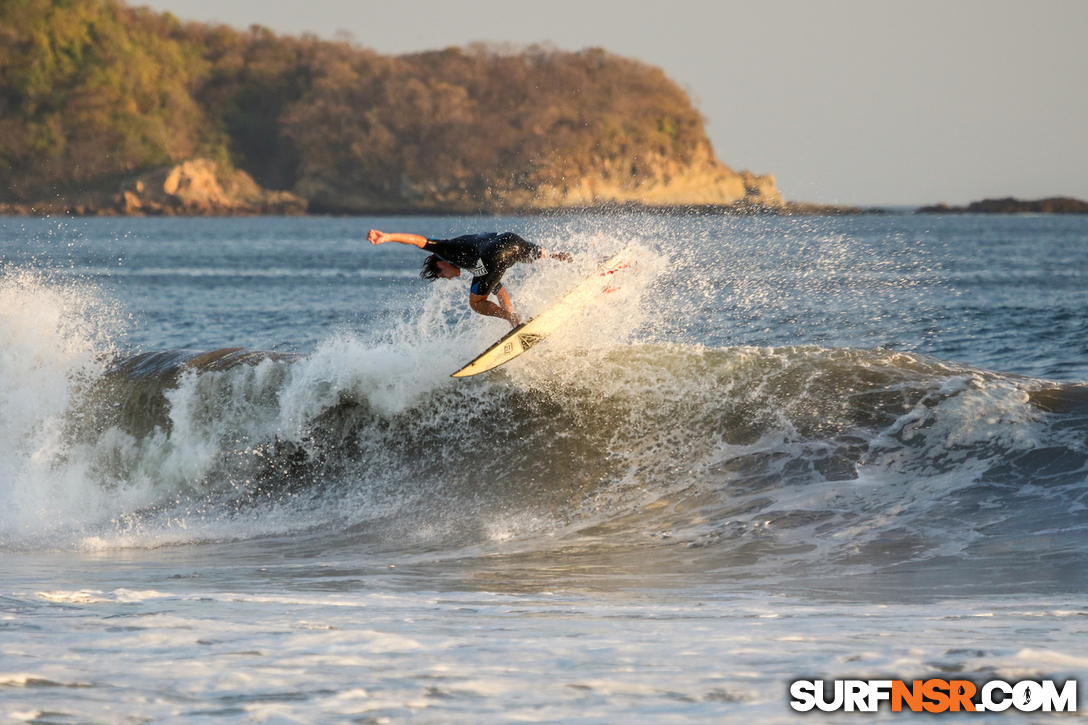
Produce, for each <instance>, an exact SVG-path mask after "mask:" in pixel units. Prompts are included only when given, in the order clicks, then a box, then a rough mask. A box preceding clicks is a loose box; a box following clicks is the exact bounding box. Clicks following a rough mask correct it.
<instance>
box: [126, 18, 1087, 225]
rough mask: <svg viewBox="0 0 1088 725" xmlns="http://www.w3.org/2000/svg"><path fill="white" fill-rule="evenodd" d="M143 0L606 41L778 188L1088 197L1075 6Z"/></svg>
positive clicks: (422, 32) (880, 198)
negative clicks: (677, 88)
mask: <svg viewBox="0 0 1088 725" xmlns="http://www.w3.org/2000/svg"><path fill="white" fill-rule="evenodd" d="M130 4H132V5H140V4H144V3H142V2H141V0H130ZM146 4H148V5H150V6H151V7H153V8H155V9H158V10H169V11H171V12H172V13H174V14H175V15H177V16H178V17H180V18H182V19H192V20H204V21H218V22H222V23H226V24H228V25H232V26H235V27H239V28H245V27H248V26H249V25H251V24H253V23H259V24H261V25H265V26H267V27H269V28H272V29H273V30H275V31H277V32H279V33H284V34H298V33H302V32H312V33H315V34H317V35H319V36H321V37H324V38H333V37H335V36H336V34H337V32H338V31H347V32H348V33H350V34H351V36H352V37H353V39H354V41H355V42H356V43H357V44H359V45H361V46H366V47H370V48H373V49H375V50H378V51H381V52H386V53H403V52H410V51H416V50H426V49H434V48H443V47H447V46H450V45H467V44H468V43H472V42H474V41H485V42H490V43H506V42H509V43H514V44H518V45H528V44H530V43H537V42H548V43H551V44H553V45H555V46H557V47H559V48H562V49H566V50H580V49H582V48H586V47H591V46H597V47H602V48H605V49H606V50H608V51H611V52H613V53H617V54H620V55H624V56H628V57H631V58H637V59H639V60H642V61H645V62H647V63H652V64H654V65H657V66H660V67H661V68H663V69H664V70H665V72H666V73H667V74H668V75H669V76H670V77H671V78H673V79H674V80H676V81H677V82H678V83H680V85H681V86H683V87H684V88H685V89H686V90H687V91H688V93H689V94H690V95H691V96H692V98H693V100H694V101H695V103H696V105H697V106H698V108H699V109H700V110H701V111H702V113H703V115H704V116H706V118H707V131H708V132H709V134H710V138H711V141H713V143H714V148H715V150H716V151H717V153H718V157H719V158H720V159H721V160H722V161H724V162H725V163H726V164H729V165H730V166H732V167H733V168H735V169H738V170H739V169H751V170H752V171H754V172H756V173H772V174H774V175H775V176H776V177H777V179H778V185H779V188H780V189H781V190H782V192H783V193H784V194H785V195H786V197H787V198H790V199H795V200H801V201H819V202H839V203H848V204H917V203H930V202H937V201H947V202H951V203H964V202H968V201H972V200H975V199H981V198H984V197H992V196H1008V195H1013V196H1019V197H1023V198H1039V197H1044V196H1056V195H1069V196H1076V197H1079V198H1082V199H1088V1H1086V0H1031V1H1030V2H1028V1H1027V0H1024V1H1014V0H909V1H906V0H903V1H896V2H890V1H884V0H777V1H776V0H770V1H767V0H764V1H759V0H746V2H733V1H732V0H703V1H702V2H688V1H687V0H600V1H595V0H547V1H546V2H542V1H541V0H535V1H534V2H522V1H521V0H505V1H504V2H489V1H485V0H466V1H463V2H457V1H455V0H394V1H392V2H388V1H386V2H376V1H373V0H290V1H288V0H151V1H150V2H147V3H146Z"/></svg>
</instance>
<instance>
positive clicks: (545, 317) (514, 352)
mask: <svg viewBox="0 0 1088 725" xmlns="http://www.w3.org/2000/svg"><path fill="white" fill-rule="evenodd" d="M629 265H630V262H628V261H626V259H625V257H624V253H623V252H620V253H618V254H615V255H613V256H611V257H609V258H608V259H606V260H605V261H604V262H602V263H601V265H600V266H599V267H598V268H597V271H596V272H594V273H593V274H591V275H590V276H589V277H587V278H586V279H585V280H584V281H583V282H581V283H580V284H579V285H578V286H577V287H575V288H574V289H572V290H571V291H570V292H568V293H567V294H565V295H564V296H563V298H562V299H561V300H559V301H558V302H556V303H555V304H553V305H552V306H551V307H549V308H548V309H546V310H544V311H543V312H541V313H540V314H539V315H537V316H536V317H534V318H533V319H531V320H528V321H527V322H523V323H521V324H520V325H518V326H517V327H515V328H514V329H513V330H510V332H508V333H506V334H505V335H503V336H502V338H501V339H499V341H498V342H496V343H495V344H494V345H492V346H491V347H489V348H487V349H486V350H484V351H483V352H482V353H481V354H480V355H479V356H477V357H476V359H474V360H473V361H472V362H470V363H469V364H468V365H466V366H464V367H463V368H461V369H460V370H458V371H457V372H455V373H454V374H453V375H452V376H450V377H454V378H467V377H470V376H472V375H479V374H480V373H484V372H487V371H488V370H491V369H492V368H496V367H498V366H499V365H503V364H505V363H508V362H510V361H511V360H513V359H514V358H516V357H517V356H518V355H521V354H522V353H523V352H526V351H528V350H531V349H532V348H534V347H535V346H537V345H538V344H540V343H541V342H542V341H543V340H544V338H546V337H547V336H548V335H550V334H552V333H553V332H554V331H555V330H556V329H557V328H558V327H559V326H560V325H562V324H563V323H564V322H566V321H567V320H568V319H570V318H571V316H572V315H574V313H575V312H577V311H578V310H579V309H581V308H582V306H583V305H585V304H586V303H587V302H589V301H590V300H591V299H593V298H594V297H596V296H597V295H599V294H601V293H603V292H604V291H606V290H605V289H604V288H602V285H601V277H603V276H606V275H610V274H612V273H613V272H617V271H619V270H620V269H624V268H625V267H627V266H629ZM606 287H607V285H606Z"/></svg>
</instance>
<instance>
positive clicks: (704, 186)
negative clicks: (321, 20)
mask: <svg viewBox="0 0 1088 725" xmlns="http://www.w3.org/2000/svg"><path fill="white" fill-rule="evenodd" d="M192 158H206V159H210V160H212V161H215V162H217V164H218V166H219V167H220V168H221V169H223V170H230V169H231V168H237V169H240V170H244V171H246V172H248V173H249V174H250V175H251V176H252V177H253V178H254V179H256V181H257V182H258V183H260V184H261V185H263V186H264V187H266V188H269V189H276V190H284V191H291V192H294V193H295V194H297V195H299V196H301V197H303V198H305V199H307V200H309V202H310V206H311V209H313V210H317V211H322V210H328V211H393V210H404V211H406V210H434V211H442V210H446V211H475V210H483V211H499V210H508V211H513V210H516V209H524V208H542V207H552V206H581V205H593V204H600V203H609V202H613V203H614V202H628V201H635V202H642V203H646V204H662V205H668V204H731V203H734V202H740V203H742V204H753V203H754V204H764V205H772V206H773V205H776V204H778V203H780V201H781V200H780V198H779V196H778V193H777V191H776V190H775V188H774V180H773V179H772V178H771V177H756V176H753V175H751V174H748V173H745V174H736V173H734V172H733V171H732V170H730V169H729V168H728V167H726V166H724V165H723V164H721V163H720V162H719V161H718V160H717V158H716V157H715V155H714V152H713V149H712V148H711V146H710V143H709V140H708V139H707V137H706V133H705V131H704V128H703V119H702V117H701V116H700V115H699V113H698V112H697V111H696V110H695V109H694V108H693V106H692V104H691V102H690V100H689V98H688V97H687V95H686V94H685V93H684V92H683V91H682V90H681V89H680V88H679V87H678V86H677V85H676V84H675V83H674V82H672V81H671V80H670V79H668V78H667V77H666V76H665V74H664V73H663V72H662V71H661V70H660V69H658V68H655V67H652V66H649V65H646V64H643V63H639V62H637V61H634V60H630V59H626V58H621V57H617V56H614V55H611V54H609V53H606V52H605V51H603V50H599V49H593V50H585V51H582V52H577V53H571V52H562V51H558V50H553V49H545V48H538V47H533V48H529V49H525V50H522V51H520V52H514V53H511V52H499V51H497V50H494V49H489V48H486V47H473V48H469V49H467V50H466V49H459V48H448V49H446V50H442V51H436V52H428V53H419V54H413V55H405V56H386V55H381V54H378V53H376V52H373V51H370V50H366V49H361V48H359V47H356V46H354V45H351V44H348V43H342V42H330V41H324V40H320V39H318V38H315V37H313V36H302V37H290V36H277V35H275V34H274V33H272V32H270V31H268V30H266V29H262V28H259V27H254V28H252V29H250V30H248V31H239V30H235V29H232V28H229V27H225V26H213V25H204V24H199V23H183V22H181V21H179V20H178V19H177V18H175V17H173V16H172V15H170V14H168V13H167V14H159V13H156V12H153V11H151V10H149V9H147V8H131V7H128V6H126V5H124V4H123V3H120V2H109V1H104V0H0V189H2V191H0V195H2V198H0V201H8V202H15V201H27V200H34V199H35V198H42V197H43V195H46V196H47V195H48V194H50V193H54V194H55V193H56V192H57V190H70V189H78V188H81V187H86V186H88V185H92V186H93V185H95V184H99V185H101V184H103V183H109V180H111V179H118V178H123V177H124V176H125V175H126V174H131V173H134V172H138V171H140V170H148V169H151V168H154V167H161V166H164V165H170V164H177V163H179V162H182V161H184V160H187V159H192Z"/></svg>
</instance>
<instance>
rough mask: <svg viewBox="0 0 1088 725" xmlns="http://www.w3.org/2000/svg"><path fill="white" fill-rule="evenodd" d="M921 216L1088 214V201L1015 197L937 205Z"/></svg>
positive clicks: (1056, 197) (923, 212)
mask: <svg viewBox="0 0 1088 725" xmlns="http://www.w3.org/2000/svg"><path fill="white" fill-rule="evenodd" d="M918 213H919V214H1088V201H1081V200H1080V199H1073V198H1070V197H1068V196H1054V197H1050V198H1048V199H1036V200H1035V201H1024V200H1022V199H1015V198H1013V197H1011V196H1010V197H1006V198H1004V199H983V200H982V201H973V202H971V203H970V204H968V205H967V206H949V205H948V204H936V205H934V206H923V207H922V208H921V209H919V210H918Z"/></svg>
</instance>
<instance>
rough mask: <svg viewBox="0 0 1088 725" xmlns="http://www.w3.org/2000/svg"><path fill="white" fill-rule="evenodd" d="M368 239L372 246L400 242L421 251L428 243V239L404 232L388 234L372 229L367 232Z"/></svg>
mask: <svg viewBox="0 0 1088 725" xmlns="http://www.w3.org/2000/svg"><path fill="white" fill-rule="evenodd" d="M366 238H367V239H369V240H370V243H371V244H385V243H386V242H400V243H401V244H411V245H412V246H413V247H419V248H420V249H423V245H425V244H426V243H427V237H421V236H419V235H418V234H404V233H402V232H393V233H392V234H386V233H385V232H379V231H378V230H377V229H371V230H370V231H369V232H367V233H366Z"/></svg>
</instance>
